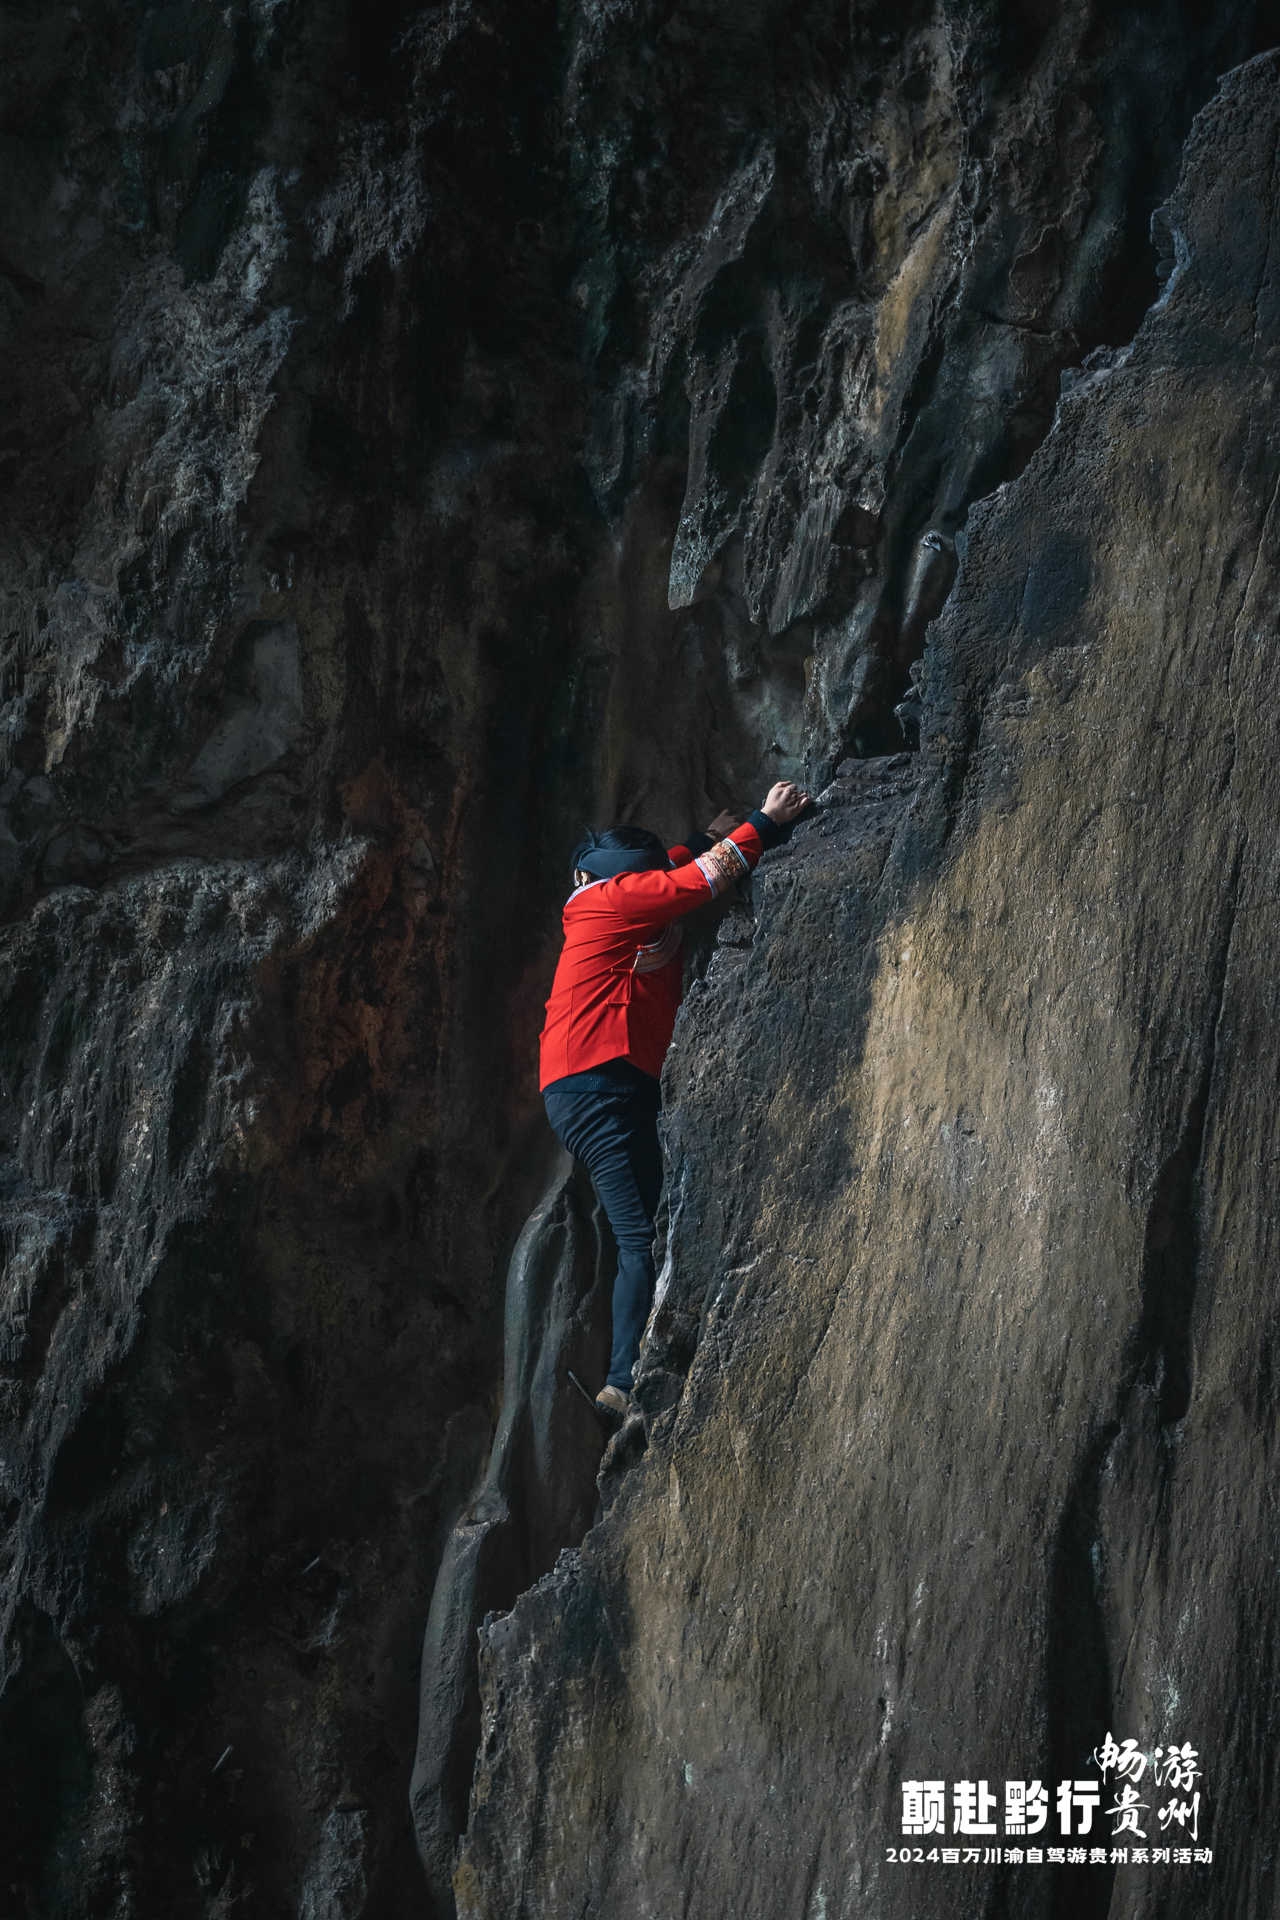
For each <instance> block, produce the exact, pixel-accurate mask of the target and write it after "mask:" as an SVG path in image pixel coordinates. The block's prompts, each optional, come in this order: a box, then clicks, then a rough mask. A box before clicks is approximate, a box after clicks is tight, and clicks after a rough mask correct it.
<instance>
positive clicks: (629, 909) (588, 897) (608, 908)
mask: <svg viewBox="0 0 1280 1920" xmlns="http://www.w3.org/2000/svg"><path fill="white" fill-rule="evenodd" d="M763 852H764V841H763V840H762V839H761V837H760V834H759V833H758V832H757V831H756V829H755V827H753V826H752V824H751V822H750V821H749V820H744V821H743V823H742V825H741V826H740V827H735V828H734V830H733V832H732V833H731V834H730V835H729V836H728V839H727V840H717V841H716V843H715V844H714V846H711V847H708V849H707V851H706V852H705V853H700V854H696V855H695V856H694V857H693V859H691V860H688V861H686V862H684V864H683V865H681V866H678V867H675V868H674V869H672V870H671V871H669V872H665V873H664V872H649V873H620V874H618V875H617V876H616V878H615V879H613V880H601V881H600V882H599V883H598V884H597V885H596V886H593V887H584V888H583V890H582V892H581V893H580V894H579V895H578V897H577V900H576V901H575V905H576V906H577V908H578V911H579V912H580V913H583V912H599V913H607V914H608V915H609V917H610V919H611V920H612V921H613V922H614V924H615V925H617V926H619V927H621V926H626V927H628V928H630V927H634V928H635V929H636V930H637V932H644V931H645V929H647V928H649V927H661V926H665V925H666V923H667V921H668V920H677V919H679V917H680V915H681V914H685V913H692V912H693V910H694V908H695V907H702V906H705V905H706V903H707V901H708V900H711V899H714V898H715V897H716V896H717V895H718V894H722V893H727V892H728V890H729V888H730V887H731V886H732V885H733V883H734V881H735V880H740V879H741V878H742V877H743V875H744V874H747V873H749V872H750V871H751V869H752V867H754V866H755V864H756V861H757V860H758V859H759V858H760V855H761V854H762V853H763Z"/></svg>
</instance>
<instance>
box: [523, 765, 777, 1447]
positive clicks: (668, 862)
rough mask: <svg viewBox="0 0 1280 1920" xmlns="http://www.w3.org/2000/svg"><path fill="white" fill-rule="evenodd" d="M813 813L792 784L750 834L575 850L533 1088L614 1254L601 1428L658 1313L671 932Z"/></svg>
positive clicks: (675, 941)
mask: <svg viewBox="0 0 1280 1920" xmlns="http://www.w3.org/2000/svg"><path fill="white" fill-rule="evenodd" d="M811 804H812V803H811V801H810V799H809V795H808V794H807V793H805V792H803V791H802V789H801V788H799V787H798V786H796V784H795V783H794V781H790V780H780V781H779V782H778V783H777V784H776V785H775V786H773V787H771V788H770V790H769V793H768V795H767V796H766V798H765V801H764V804H763V805H762V806H761V807H760V808H758V809H757V810H756V811H755V812H753V813H750V814H748V815H747V817H746V819H745V820H740V817H739V816H738V815H736V814H730V813H721V814H718V815H717V816H716V818H715V819H714V820H713V821H712V822H711V825H710V827H709V828H708V829H707V832H706V833H705V834H694V835H692V836H691V838H690V840H689V843H688V845H685V846H677V847H664V846H663V844H662V841H661V840H660V839H659V838H658V836H657V834H654V833H649V832H647V831H646V830H645V829H644V828H643V827H611V828H609V829H608V831H607V832H604V833H599V834H597V833H591V834H588V835H587V837H586V839H584V840H581V841H580V842H579V843H578V845H577V847H575V849H574V853H573V864H574V875H573V881H574V887H573V892H572V893H571V894H570V895H569V898H568V900H567V901H566V902H565V908H564V948H563V951H562V952H561V955H560V960H559V964H558V965H557V967H556V973H555V979H554V981H553V983H552V987H551V995H550V998H549V999H548V1001H547V1014H546V1020H545V1022H544V1024H543V1028H542V1035H541V1073H540V1081H539V1084H540V1086H541V1089H542V1097H543V1101H544V1104H545V1106H546V1109H547V1118H548V1119H549V1120H550V1122H551V1126H552V1129H553V1130H554V1132H555V1133H556V1135H557V1137H558V1138H559V1139H560V1140H561V1142H562V1143H563V1144H564V1146H566V1147H567V1148H568V1150H569V1152H570V1153H571V1154H573V1156H574V1158H575V1159H577V1160H581V1161H582V1162H583V1164H584V1165H585V1166H586V1168H587V1170H588V1172H589V1173H590V1175H591V1178H592V1182H593V1183H594V1186H595V1190H596V1193H597V1194H598V1195H599V1198H600V1203H601V1205H602V1206H603V1208H604V1210H605V1213H606V1214H607V1215H608V1219H609V1225H610V1226H611V1227H612V1229H613V1236H614V1239H615V1240H616V1241H617V1245H618V1272H617V1278H616V1279H615V1281H614V1285H613V1347H612V1353H611V1356H610V1360H609V1373H608V1377H607V1379H606V1381H605V1384H604V1386H603V1387H602V1388H601V1390H600V1392H599V1393H598V1394H597V1395H596V1399H595V1406H596V1410H597V1412H598V1414H599V1416H600V1418H601V1420H602V1422H603V1423H604V1424H605V1426H606V1427H616V1426H617V1425H619V1424H620V1423H621V1421H622V1419H623V1417H624V1415H625V1414H626V1411H627V1407H628V1404H629V1396H630V1389H631V1377H632V1372H633V1370H634V1367H635V1363H636V1356H637V1354H638V1353H639V1350H640V1336H641V1334H642V1333H643V1332H644V1326H645V1322H646V1320H647V1319H648V1317H649V1308H650V1307H651V1305H652V1304H653V1288H654V1262H653V1232H654V1216H655V1215H656V1213H657V1210H658V1197H659V1194H660V1192H661V1189H662V1150H661V1148H660V1146H659V1144H658V1112H659V1108H660V1106H661V1091H660V1086H659V1079H660V1075H661V1073H662V1062H663V1059H664V1058H665V1056H666V1051H667V1048H668V1046H669V1045H670V1043H671V1031H672V1028H673V1026H674V1024H675V1017H676V1009H677V1008H678V1007H679V1005H680V998H681V994H682V991H683V985H684V972H683V966H682V960H681V951H680V946H681V928H680V926H679V925H678V924H677V923H678V921H679V920H680V918H681V916H682V915H684V914H686V913H692V912H693V910H694V908H695V907H700V906H703V905H704V904H705V903H706V902H707V901H708V900H710V899H714V898H715V897H716V896H718V895H720V894H723V893H726V892H727V891H728V889H729V888H730V887H731V886H733V885H734V883H735V881H737V880H740V879H741V878H742V876H743V874H745V873H749V872H750V871H751V869H752V867H754V866H755V864H756V862H757V860H758V859H759V858H760V855H761V854H762V853H763V852H764V851H765V849H766V848H767V847H771V846H775V845H777V844H779V843H780V842H781V841H784V840H786V839H788V838H789V837H790V832H791V828H792V827H793V826H794V825H795V823H796V821H797V820H798V819H799V818H800V816H801V814H802V813H803V812H804V811H805V809H806V808H807V807H809V806H811ZM575 1384H578V1383H577V1382H576V1381H575Z"/></svg>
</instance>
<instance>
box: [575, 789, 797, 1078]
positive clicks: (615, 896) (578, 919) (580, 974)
mask: <svg viewBox="0 0 1280 1920" xmlns="http://www.w3.org/2000/svg"><path fill="white" fill-rule="evenodd" d="M764 847H765V842H764V836H763V835H762V834H761V832H760V830H759V829H758V828H757V827H755V826H754V825H753V824H752V822H751V821H750V820H744V821H743V823H742V825H741V826H740V827H735V828H734V830H733V832H732V833H731V834H730V835H729V836H728V839H727V840H721V841H719V842H717V844H716V845H715V846H713V847H710V848H708V850H707V851H706V852H705V853H700V854H697V855H694V854H692V853H690V851H689V849H688V847H672V848H671V849H670V851H669V855H668V858H669V859H670V860H671V861H672V863H673V865H672V868H671V869H670V870H669V871H665V872H663V871H652V872H649V873H620V874H618V875H617V876H616V878H614V879H612V880H591V881H588V883H587V885H586V886H584V887H578V888H577V889H576V890H575V891H574V892H573V893H571V894H570V895H569V898H568V899H567V900H566V902H565V907H564V951H563V952H562V953H561V955H560V963H559V965H558V966H557V968H556V977H555V979H554V981H553V982H552V985H551V997H550V999H549V1000H548V1001H547V1017H546V1020H545V1021H544V1023H543V1028H542V1071H541V1075H540V1078H539V1084H540V1085H541V1086H543V1087H547V1086H550V1084H551V1082H552V1081H553V1080H561V1079H563V1078H564V1076H565V1074H567V1073H585V1072H586V1071H587V1069H588V1067H598V1066H600V1065H601V1064H602V1063H603V1062H604V1061H605V1060H630V1061H631V1063H632V1065H633V1066H637V1067H639V1068H640V1070H641V1072H642V1073H650V1074H652V1075H653V1077H654V1079H655V1080H656V1079H657V1078H658V1076H659V1075H660V1074H661V1072H662V1062H663V1060H664V1059H665V1058H666V1052H667V1048H668V1047H669V1046H670V1044H671V1030H672V1028H673V1027H674V1025H675V1018H676V1009H677V1007H678V1006H679V1005H680V996H681V992H682V990H683V986H684V969H683V965H682V961H681V954H680V934H681V929H680V928H679V927H678V926H677V925H676V924H675V923H676V921H677V920H679V919H680V917H681V916H682V915H683V914H686V913H692V912H693V910H694V908H695V907H701V906H704V905H705V904H706V902H707V901H708V900H711V899H713V898H714V897H715V896H716V895H717V894H721V893H724V892H726V891H727V890H728V888H729V887H731V886H732V885H733V882H734V881H735V880H736V879H740V878H741V876H742V874H744V873H749V872H750V870H751V868H752V867H754V866H755V864H756V861H757V860H758V859H759V858H760V855H761V854H762V853H763V852H764Z"/></svg>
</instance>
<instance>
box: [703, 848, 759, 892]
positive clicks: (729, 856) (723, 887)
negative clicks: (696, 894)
mask: <svg viewBox="0 0 1280 1920" xmlns="http://www.w3.org/2000/svg"><path fill="white" fill-rule="evenodd" d="M694 865H695V866H696V867H697V868H698V869H699V870H700V872H701V874H702V877H703V879H704V880H705V881H706V883H707V885H708V886H709V887H710V889H711V891H712V893H714V894H721V893H727V892H728V890H729V888H730V887H731V886H732V885H733V883H734V881H735V880H741V878H742V876H743V874H744V873H750V871H751V862H750V861H749V860H748V859H747V856H746V854H745V853H744V852H743V851H742V848H741V847H739V846H738V845H737V844H736V843H735V842H734V841H732V840H717V841H716V844H715V845H714V847H711V848H709V849H708V850H707V852H706V853H700V854H699V855H698V857H697V859H696V860H695V861H694Z"/></svg>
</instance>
